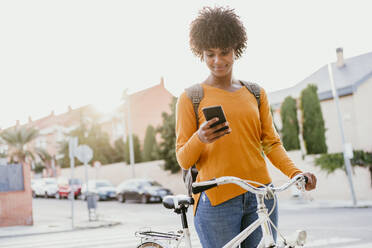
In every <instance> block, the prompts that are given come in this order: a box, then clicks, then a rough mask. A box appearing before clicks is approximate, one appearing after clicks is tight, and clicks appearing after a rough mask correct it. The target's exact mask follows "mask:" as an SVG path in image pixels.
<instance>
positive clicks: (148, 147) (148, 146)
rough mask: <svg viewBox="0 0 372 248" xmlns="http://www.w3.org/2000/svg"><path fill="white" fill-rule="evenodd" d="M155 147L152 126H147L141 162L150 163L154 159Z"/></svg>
mask: <svg viewBox="0 0 372 248" xmlns="http://www.w3.org/2000/svg"><path fill="white" fill-rule="evenodd" d="M156 145H157V144H156V138H155V128H154V127H153V126H152V125H149V126H148V127H147V129H146V135H145V140H144V145H143V161H152V160H155V159H156V156H155V155H156V154H155V150H156Z"/></svg>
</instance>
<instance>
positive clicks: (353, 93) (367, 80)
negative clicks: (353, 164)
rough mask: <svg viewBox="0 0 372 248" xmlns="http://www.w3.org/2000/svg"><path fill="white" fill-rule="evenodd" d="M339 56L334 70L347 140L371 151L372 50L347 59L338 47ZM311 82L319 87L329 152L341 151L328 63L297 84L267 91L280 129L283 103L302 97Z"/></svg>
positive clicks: (339, 132) (352, 144) (333, 66)
mask: <svg viewBox="0 0 372 248" xmlns="http://www.w3.org/2000/svg"><path fill="white" fill-rule="evenodd" d="M337 59H338V60H337V62H335V63H333V64H332V71H333V75H334V81H335V85H336V88H337V93H338V95H339V108H340V112H341V116H342V124H343V128H344V135H345V142H346V143H350V144H351V146H352V148H353V149H354V150H364V151H369V152H372V142H371V141H372V131H371V128H372V115H371V113H372V109H371V108H372V53H367V54H362V55H359V56H356V57H352V58H348V59H344V58H343V50H342V49H340V48H339V49H337ZM309 84H315V85H317V87H318V96H319V99H320V105H321V110H322V114H323V119H324V122H325V128H326V134H325V135H326V143H327V146H328V153H335V152H342V151H343V144H342V138H341V131H340V125H339V121H338V114H337V107H336V104H335V101H334V99H333V94H332V88H331V84H330V80H329V74H328V68H327V66H326V65H325V66H323V67H321V68H320V69H319V70H318V71H316V72H314V73H313V74H312V75H310V76H309V77H307V78H305V79H304V80H303V81H301V82H299V83H298V84H296V85H295V86H293V87H290V88H287V89H283V90H280V91H276V92H271V93H269V94H268V95H269V101H270V104H271V106H272V107H273V110H274V121H275V123H276V125H277V126H278V127H279V129H281V127H282V125H281V118H280V107H281V103H282V102H283V101H284V99H285V97H287V96H292V97H293V98H295V99H298V100H299V98H300V94H301V91H302V90H303V89H305V88H306V87H307V85H309Z"/></svg>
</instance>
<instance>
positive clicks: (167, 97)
mask: <svg viewBox="0 0 372 248" xmlns="http://www.w3.org/2000/svg"><path fill="white" fill-rule="evenodd" d="M172 98H173V95H172V94H171V93H170V92H169V91H168V90H167V89H166V88H165V87H164V80H163V78H161V81H160V84H158V85H155V86H153V87H151V88H148V89H145V90H142V91H139V92H136V93H134V94H131V95H130V113H131V116H130V119H131V122H132V131H133V133H134V134H136V135H138V137H139V139H140V141H141V142H143V140H144V139H145V135H146V129H147V127H148V126H149V125H152V126H153V127H155V128H156V127H157V126H159V125H161V124H162V122H163V118H162V113H163V112H167V113H170V104H171V102H172Z"/></svg>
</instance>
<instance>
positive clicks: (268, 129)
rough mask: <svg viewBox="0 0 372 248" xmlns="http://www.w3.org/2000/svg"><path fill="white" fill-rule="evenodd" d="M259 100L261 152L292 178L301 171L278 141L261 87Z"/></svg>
mask: <svg viewBox="0 0 372 248" xmlns="http://www.w3.org/2000/svg"><path fill="white" fill-rule="evenodd" d="M260 101H261V106H260V118H261V130H262V131H261V142H262V149H263V152H264V153H265V155H266V156H267V157H268V159H269V160H270V161H271V163H272V164H273V165H274V166H275V167H277V168H278V169H279V170H280V171H281V172H283V173H284V174H285V175H286V176H288V177H289V178H292V177H294V176H295V175H297V174H298V173H302V171H301V170H299V169H298V168H297V167H296V166H295V164H294V162H293V161H292V160H291V158H290V157H289V156H288V154H287V152H286V151H285V149H284V147H283V145H282V143H281V141H280V137H279V135H278V133H277V132H276V130H275V128H274V125H273V118H272V116H271V112H270V105H269V102H268V99H267V95H266V92H265V91H264V90H263V89H261V100H260Z"/></svg>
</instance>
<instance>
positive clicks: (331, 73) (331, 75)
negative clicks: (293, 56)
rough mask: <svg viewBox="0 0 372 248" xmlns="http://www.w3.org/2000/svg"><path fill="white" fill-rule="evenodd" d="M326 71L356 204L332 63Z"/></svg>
mask: <svg viewBox="0 0 372 248" xmlns="http://www.w3.org/2000/svg"><path fill="white" fill-rule="evenodd" d="M328 73H329V80H330V81H331V86H332V93H333V99H334V100H335V105H336V109H337V114H338V124H339V126H340V132H341V140H342V145H343V154H344V161H345V167H346V173H347V176H348V179H349V186H350V191H351V195H352V197H353V205H354V206H356V204H357V200H356V196H355V191H354V185H353V178H352V177H351V164H350V158H349V157H348V155H347V151H346V149H347V148H346V142H345V134H344V125H343V122H342V116H341V111H340V106H339V101H338V93H337V90H336V86H335V82H334V79H333V72H332V65H331V64H330V63H329V64H328Z"/></svg>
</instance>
